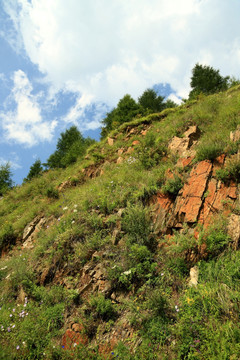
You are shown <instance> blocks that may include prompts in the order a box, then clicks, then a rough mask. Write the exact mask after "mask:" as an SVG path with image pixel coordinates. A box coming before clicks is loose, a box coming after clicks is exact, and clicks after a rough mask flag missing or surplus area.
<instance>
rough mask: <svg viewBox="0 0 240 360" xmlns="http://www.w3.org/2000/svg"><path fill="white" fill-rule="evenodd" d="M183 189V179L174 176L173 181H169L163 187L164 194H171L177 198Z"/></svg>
mask: <svg viewBox="0 0 240 360" xmlns="http://www.w3.org/2000/svg"><path fill="white" fill-rule="evenodd" d="M182 187H183V182H182V179H181V178H180V177H179V176H177V175H174V178H173V179H168V180H167V181H166V183H165V185H164V186H163V187H162V191H163V192H164V193H169V194H170V195H173V196H177V194H178V192H179V190H180V189H181V188H182Z"/></svg>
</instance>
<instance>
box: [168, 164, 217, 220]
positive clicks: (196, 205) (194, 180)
mask: <svg viewBox="0 0 240 360" xmlns="http://www.w3.org/2000/svg"><path fill="white" fill-rule="evenodd" d="M211 170H212V164H211V162H210V161H201V162H200V163H199V164H198V165H197V166H196V167H194V168H193V169H192V171H191V173H190V178H189V180H188V182H187V183H186V184H185V185H184V187H183V189H182V192H181V193H180V194H179V197H178V199H177V203H176V208H175V212H174V213H175V216H176V219H177V222H181V223H184V222H187V223H194V222H196V221H197V218H198V214H199V211H200V208H201V205H202V196H203V193H204V191H205V189H206V184H207V180H208V177H209V174H210V172H211Z"/></svg>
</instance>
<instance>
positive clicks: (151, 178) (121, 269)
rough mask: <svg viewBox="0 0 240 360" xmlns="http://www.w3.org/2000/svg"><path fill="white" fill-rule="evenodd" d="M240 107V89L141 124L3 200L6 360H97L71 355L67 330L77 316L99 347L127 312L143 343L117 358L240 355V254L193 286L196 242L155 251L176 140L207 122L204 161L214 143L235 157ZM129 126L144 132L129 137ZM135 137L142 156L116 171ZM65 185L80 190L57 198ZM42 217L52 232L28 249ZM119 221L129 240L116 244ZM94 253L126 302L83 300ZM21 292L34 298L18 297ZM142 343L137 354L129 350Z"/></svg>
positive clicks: (225, 254)
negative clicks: (83, 276)
mask: <svg viewBox="0 0 240 360" xmlns="http://www.w3.org/2000/svg"><path fill="white" fill-rule="evenodd" d="M239 109H240V89H239V88H233V89H231V90H229V91H228V92H227V93H220V94H217V95H212V96H209V97H204V98H202V99H201V100H199V101H198V102H196V103H193V104H189V105H184V106H181V107H179V108H177V109H173V110H172V109H171V110H168V111H165V112H163V113H162V114H156V115H151V116H149V117H147V118H144V119H137V120H135V121H133V122H132V123H131V124H124V125H122V127H121V128H120V129H119V130H118V131H115V132H113V133H112V134H111V135H110V136H112V137H114V139H115V141H114V145H113V146H109V145H108V144H107V141H103V142H101V143H99V144H97V145H94V146H93V147H92V148H91V149H89V152H88V159H86V160H84V162H79V163H76V164H75V165H74V166H71V167H69V168H67V169H66V170H56V171H51V172H48V173H45V174H44V175H43V176H41V177H40V178H38V179H35V180H32V181H31V182H29V183H27V184H24V185H23V186H21V187H18V188H14V189H13V190H12V191H10V192H9V194H8V195H7V196H6V197H4V199H1V200H0V205H1V207H0V226H1V230H0V246H1V247H3V248H4V247H5V246H6V244H7V243H10V242H13V243H14V242H15V241H16V245H15V246H13V247H12V250H11V251H10V252H9V253H8V255H7V256H4V257H3V258H2V259H1V261H0V281H1V283H0V288H1V293H2V294H1V297H0V307H1V310H0V326H2V331H1V332H0V344H1V347H2V355H0V358H1V356H2V359H15V358H16V359H42V358H47V359H68V358H79V359H88V358H89V359H91V358H93V359H100V358H101V355H97V350H96V349H95V352H94V353H93V352H92V351H91V350H88V349H86V348H83V349H82V348H81V347H76V348H75V349H74V352H70V353H68V351H66V350H63V349H62V348H61V345H60V339H61V336H62V334H63V333H64V331H65V327H64V323H65V322H66V319H67V318H68V317H70V318H71V319H73V320H74V321H75V322H83V324H84V326H85V331H86V333H87V334H90V333H91V336H92V342H91V344H90V345H89V349H90V348H91V347H94V346H96V344H97V340H96V339H100V340H101V336H102V334H103V333H110V334H111V331H112V329H113V328H114V327H115V326H116V325H115V324H116V323H117V322H118V321H119V319H120V318H121V316H122V314H123V313H127V318H128V321H130V324H131V326H132V328H133V329H134V336H132V337H131V339H129V341H124V344H121V343H120V344H119V345H118V346H117V347H116V349H115V350H114V355H111V353H109V358H115V357H116V356H117V355H119V358H121V359H238V358H240V342H239V340H240V330H239V326H238V323H239V298H240V296H239V295H240V290H239V279H240V274H239V265H240V255H239V251H238V250H237V251H234V252H233V251H232V250H231V248H226V247H224V248H223V249H221V253H220V254H219V252H218V254H214V253H213V254H212V256H211V257H210V258H209V259H208V261H201V262H199V264H198V265H199V269H200V278H199V285H198V286H197V287H196V288H189V287H188V286H187V280H188V277H189V264H187V263H186V262H185V261H184V256H183V254H184V251H186V249H188V248H190V247H191V246H192V242H193V241H194V240H193V239H192V237H191V236H190V235H188V233H187V232H186V234H181V235H180V234H176V235H175V236H174V238H173V241H172V243H171V245H169V246H168V247H167V249H166V248H162V247H159V246H157V244H160V243H161V242H163V241H164V239H162V238H159V237H158V236H156V234H155V233H154V227H153V224H152V221H151V211H150V208H149V207H148V206H147V204H148V199H149V198H150V197H151V196H152V195H153V194H155V193H156V192H157V191H158V190H159V189H160V188H161V186H163V185H164V183H165V181H166V179H165V171H166V169H167V168H171V167H172V168H174V166H175V164H176V161H177V158H176V157H175V156H168V157H166V153H167V150H166V149H167V143H168V141H169V140H170V139H171V138H172V137H173V136H175V135H177V136H181V134H183V132H184V131H185V130H186V129H187V128H188V126H189V125H198V127H199V128H200V130H201V133H202V136H201V142H200V145H199V149H200V150H199V154H200V158H201V157H202V156H205V155H202V154H208V151H210V150H211V147H212V145H213V143H214V144H217V146H216V147H217V148H218V149H219V148H220V149H223V148H226V149H228V151H229V149H230V150H231V151H236V149H233V148H232V147H233V146H232V145H229V133H230V131H232V130H235V129H236V127H237V125H239V124H240V110H239ZM146 126H150V128H149V131H148V134H147V135H146V136H145V137H142V136H140V131H141V130H142V129H144V128H145V127H146ZM131 128H135V129H137V130H136V131H135V133H133V134H132V136H131V137H130V136H127V134H128V133H129V130H130V129H131ZM133 140H140V142H141V144H140V145H139V146H138V150H135V151H134V152H133V153H132V154H128V155H123V157H124V158H125V161H124V162H123V163H122V164H119V165H117V164H116V159H117V158H118V155H117V150H118V149H119V148H125V149H127V148H128V147H129V146H131V144H132V142H133ZM209 149H210V150H209ZM204 151H205V152H204ZM104 162H105V164H104V165H103V163H104ZM90 165H91V166H93V167H94V166H95V167H97V166H100V165H101V167H102V169H103V174H102V175H101V176H99V177H96V178H94V179H86V178H85V179H84V176H83V173H82V171H81V170H82V168H87V167H88V166H90ZM69 178H70V179H69ZM67 179H69V182H70V183H72V185H76V186H70V187H69V188H66V189H65V190H64V191H63V192H60V193H59V194H58V195H59V197H58V198H51V196H54V195H56V188H57V187H58V186H59V185H60V184H61V183H62V182H64V181H66V180H67ZM119 209H123V216H122V217H119V215H118V211H119ZM38 214H40V215H41V216H44V217H45V218H46V219H47V221H48V222H47V224H48V225H47V226H46V227H45V229H42V230H41V231H40V232H39V233H38V237H37V239H36V240H35V242H34V247H33V248H32V249H22V247H21V237H22V234H23V230H24V228H25V226H26V225H27V224H28V223H29V222H30V221H32V220H33V219H34V218H35V217H36V215H38ZM119 222H120V223H121V230H122V231H121V232H120V234H119V240H120V241H119V244H118V245H113V242H112V234H113V232H114V229H116V227H119ZM223 226H224V224H223ZM216 229H217V230H219V229H218V228H217V227H216ZM216 229H214V230H213V234H215V235H216V234H217V233H216V231H217V230H216ZM217 235H218V234H217ZM217 235H216V236H217ZM213 237H214V236H213ZM224 240H225V241H227V239H223V241H224ZM212 241H213V242H214V239H213V240H212ZM94 251H98V254H99V256H97V257H96V258H95V260H94V261H95V262H96V264H97V263H101V262H102V263H103V264H104V266H105V267H106V269H107V277H108V280H109V281H111V282H112V288H113V290H114V291H115V292H116V293H118V294H120V293H122V294H124V296H125V299H126V296H127V301H126V300H123V301H121V302H119V303H116V304H113V303H112V302H111V301H110V300H109V299H107V298H106V299H105V298H103V297H101V296H99V295H98V294H94V298H93V299H91V300H90V301H88V300H86V299H84V298H81V296H80V297H79V295H78V289H79V286H80V285H79V273H80V271H81V269H82V267H83V266H84V265H85V264H86V263H88V262H91V261H93V260H91V255H92V254H93V252H94ZM49 268H51V269H52V271H53V272H54V274H56V272H57V271H58V274H59V277H58V281H57V280H56V277H55V278H54V276H53V278H54V280H53V282H52V279H51V277H50V278H49V279H48V280H47V281H45V283H44V284H43V282H41V276H42V273H44V271H45V270H46V271H48V270H49ZM129 271H130V272H129ZM126 272H127V273H126ZM124 273H126V274H124ZM59 279H60V280H59ZM20 293H22V294H24V295H25V296H26V297H27V299H26V300H22V301H21V299H20ZM24 303H27V305H26V306H24ZM13 309H15V310H13ZM23 311H25V313H23ZM26 313H28V315H26ZM19 314H21V315H20V316H19ZM93 324H95V328H94V326H93ZM91 326H92V327H91ZM139 339H141V341H139ZM137 343H138V346H137V347H135V353H134V352H132V351H130V350H131V349H132V348H134V346H135V345H136V344H137ZM18 346H19V347H20V348H19V349H18V348H17V347H18ZM129 349H130V350H129ZM44 354H45V355H44Z"/></svg>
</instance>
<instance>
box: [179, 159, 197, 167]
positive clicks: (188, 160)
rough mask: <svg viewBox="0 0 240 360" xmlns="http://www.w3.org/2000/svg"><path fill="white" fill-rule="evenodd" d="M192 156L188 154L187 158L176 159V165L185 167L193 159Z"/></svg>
mask: <svg viewBox="0 0 240 360" xmlns="http://www.w3.org/2000/svg"><path fill="white" fill-rule="evenodd" d="M193 159H194V157H193V156H188V157H187V158H181V159H178V162H177V167H183V168H185V167H187V166H188V165H190V164H191V162H192V161H193Z"/></svg>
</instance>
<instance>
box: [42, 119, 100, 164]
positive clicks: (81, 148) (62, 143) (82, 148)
mask: <svg viewBox="0 0 240 360" xmlns="http://www.w3.org/2000/svg"><path fill="white" fill-rule="evenodd" d="M94 142H95V140H93V139H90V138H86V139H84V137H83V136H82V134H81V133H80V131H79V130H78V128H77V127H76V126H71V127H70V128H69V129H67V130H66V131H65V132H63V133H61V134H60V138H59V139H58V142H57V150H56V151H55V152H54V153H53V154H52V155H50V156H49V158H48V160H47V163H46V164H44V165H46V166H47V167H49V168H50V169H54V168H64V167H66V166H68V165H70V164H72V163H74V162H76V161H77V158H78V157H80V156H83V155H84V154H85V152H86V149H87V147H88V146H89V145H90V144H92V143H94Z"/></svg>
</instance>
